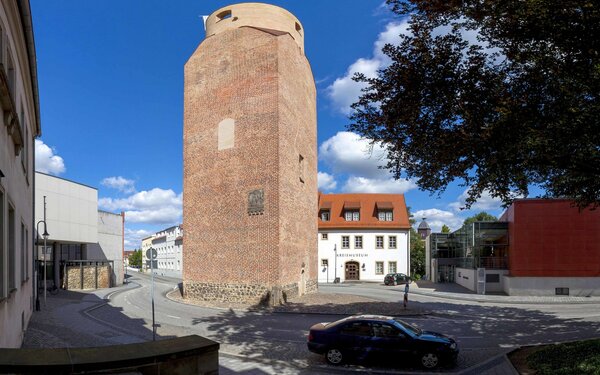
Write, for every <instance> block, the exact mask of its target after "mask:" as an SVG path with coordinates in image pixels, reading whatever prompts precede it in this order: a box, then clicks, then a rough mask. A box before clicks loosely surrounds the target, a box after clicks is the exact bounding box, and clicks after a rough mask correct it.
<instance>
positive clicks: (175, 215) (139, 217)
mask: <svg viewBox="0 0 600 375" xmlns="http://www.w3.org/2000/svg"><path fill="white" fill-rule="evenodd" d="M98 205H99V206H100V207H102V208H104V209H107V210H111V211H116V210H118V211H125V220H127V221H128V222H131V223H148V224H177V223H179V222H181V216H182V194H181V193H180V194H176V193H175V192H174V191H173V190H171V189H168V190H163V189H159V188H154V189H152V190H149V191H140V192H138V193H135V194H133V195H131V196H129V197H127V198H122V199H113V198H100V199H99V200H98Z"/></svg>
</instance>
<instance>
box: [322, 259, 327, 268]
mask: <svg viewBox="0 0 600 375" xmlns="http://www.w3.org/2000/svg"><path fill="white" fill-rule="evenodd" d="M328 266H329V259H321V267H328Z"/></svg>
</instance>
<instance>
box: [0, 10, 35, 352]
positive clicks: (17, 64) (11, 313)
mask: <svg viewBox="0 0 600 375" xmlns="http://www.w3.org/2000/svg"><path fill="white" fill-rule="evenodd" d="M36 70H37V67H36V57H35V46H34V38H33V27H32V21H31V10H30V8H29V1H26V0H6V1H4V0H3V1H2V3H1V4H0V110H1V116H0V347H20V346H21V342H22V340H23V333H24V332H25V329H26V328H27V325H28V323H29V319H30V317H31V314H32V311H33V308H34V299H33V291H34V271H33V238H34V232H35V223H34V213H33V210H34V205H33V200H34V186H35V174H34V160H35V159H34V138H35V137H38V136H40V135H41V128H40V120H39V103H38V89H37V72H36Z"/></svg>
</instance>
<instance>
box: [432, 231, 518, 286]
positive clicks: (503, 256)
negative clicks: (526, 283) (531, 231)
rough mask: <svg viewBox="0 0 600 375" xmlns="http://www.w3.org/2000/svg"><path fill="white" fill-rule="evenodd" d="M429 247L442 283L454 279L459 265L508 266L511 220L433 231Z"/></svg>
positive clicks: (472, 266)
mask: <svg viewBox="0 0 600 375" xmlns="http://www.w3.org/2000/svg"><path fill="white" fill-rule="evenodd" d="M429 248H430V249H431V257H432V258H433V259H436V260H437V265H438V266H437V268H438V269H437V270H435V271H434V272H437V275H438V277H437V279H438V280H439V281H441V282H453V281H454V280H453V279H454V269H455V268H456V267H460V268H473V269H477V268H486V269H508V223H507V222H500V221H481V222H474V223H472V224H470V225H466V226H463V227H462V228H460V229H459V230H457V231H455V232H452V233H432V234H431V235H430V236H429Z"/></svg>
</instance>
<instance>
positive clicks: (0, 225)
mask: <svg viewBox="0 0 600 375" xmlns="http://www.w3.org/2000/svg"><path fill="white" fill-rule="evenodd" d="M0 35H1V34H0ZM4 221H5V217H4V193H3V192H2V190H0V299H3V298H5V297H6V291H5V290H6V284H5V279H4Z"/></svg>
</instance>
